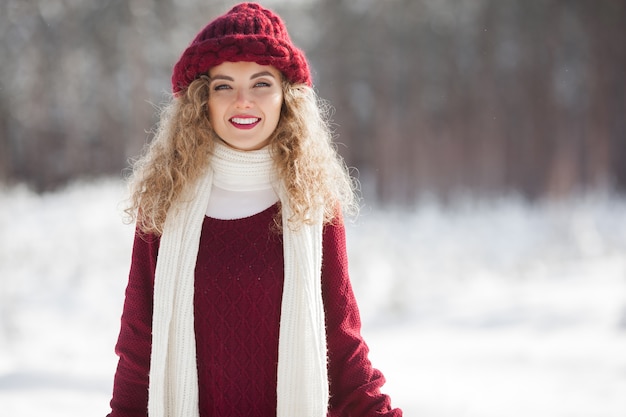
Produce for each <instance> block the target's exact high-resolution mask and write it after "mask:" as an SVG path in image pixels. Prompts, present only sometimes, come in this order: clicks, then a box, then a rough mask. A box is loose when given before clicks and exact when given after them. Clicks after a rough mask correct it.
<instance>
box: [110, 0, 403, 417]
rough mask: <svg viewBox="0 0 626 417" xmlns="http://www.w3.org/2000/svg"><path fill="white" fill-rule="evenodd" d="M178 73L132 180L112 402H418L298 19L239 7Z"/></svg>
mask: <svg viewBox="0 0 626 417" xmlns="http://www.w3.org/2000/svg"><path fill="white" fill-rule="evenodd" d="M172 87H173V92H174V96H173V99H172V101H171V103H170V104H169V106H167V107H166V108H165V109H164V111H163V113H162V115H161V121H160V124H159V128H158V130H157V132H156V137H155V139H154V140H153V142H152V144H151V146H150V148H149V150H148V152H147V153H146V154H145V156H143V157H142V158H141V159H140V160H139V161H138V162H137V163H136V165H135V167H134V175H133V178H132V182H131V184H132V197H131V201H132V205H131V207H130V208H129V214H131V215H132V216H133V219H135V218H136V220H137V232H136V237H135V242H134V248H133V255H132V264H131V270H130V277H129V283H128V287H127V290H126V300H125V304H124V311H123V315H122V323H121V331H120V336H119V340H118V343H117V345H116V352H117V354H118V355H119V364H118V368H117V372H116V375H115V382H114V388H113V398H112V400H111V408H112V412H111V413H110V414H109V416H110V417H134V416H146V415H149V416H150V417H161V416H167V417H193V416H203V417H204V416H228V417H233V416H246V417H251V416H279V417H313V416H315V417H322V416H326V415H329V416H400V415H402V413H401V411H400V410H399V409H392V408H391V405H390V400H389V397H388V396H386V395H384V394H382V393H381V392H380V387H381V386H382V385H383V383H384V378H383V376H382V374H381V373H380V372H379V371H377V370H376V369H374V368H372V366H371V364H370V362H369V360H368V358H367V355H368V348H367V346H366V344H365V342H364V341H363V339H362V337H361V334H360V319H359V313H358V308H357V304H356V301H355V298H354V295H353V292H352V289H351V285H350V281H349V277H348V265H347V256H346V247H345V232H344V226H343V222H342V212H343V211H352V210H353V209H354V207H355V200H354V193H353V187H352V181H351V179H350V177H349V176H348V174H347V170H346V168H345V166H344V165H343V162H342V161H341V159H340V158H339V157H338V156H337V154H336V152H335V150H334V148H333V146H332V143H331V134H330V132H329V128H328V125H327V121H326V120H325V111H324V107H323V106H321V105H320V103H321V102H320V100H318V98H317V97H316V95H315V93H314V92H313V90H312V88H311V78H310V73H309V68H308V65H307V62H306V59H305V57H304V54H303V53H302V52H301V51H300V50H299V49H297V48H296V47H295V46H294V45H293V44H292V43H291V40H290V38H289V36H288V34H287V31H286V29H285V26H284V24H283V22H282V21H281V20H280V18H279V17H278V16H277V15H275V14H274V13H273V12H271V11H270V10H267V9H264V8H262V7H261V6H259V5H257V4H253V3H242V4H240V5H238V6H235V7H234V8H233V9H232V10H230V11H229V12H228V13H226V14H225V15H223V16H220V17H218V18H217V19H215V20H214V21H212V22H211V23H209V24H208V25H207V26H206V27H205V28H204V29H202V31H200V33H199V34H198V35H197V36H196V38H195V39H194V40H193V41H192V43H191V44H190V46H189V47H188V48H187V49H186V50H185V51H184V53H183V54H182V56H181V58H180V60H179V61H178V63H177V64H176V65H175V67H174V71H173V75H172ZM135 216H136V217H135Z"/></svg>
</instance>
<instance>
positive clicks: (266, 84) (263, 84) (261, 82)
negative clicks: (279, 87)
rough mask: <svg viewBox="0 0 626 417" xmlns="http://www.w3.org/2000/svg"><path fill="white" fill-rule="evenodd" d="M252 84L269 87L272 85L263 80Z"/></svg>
mask: <svg viewBox="0 0 626 417" xmlns="http://www.w3.org/2000/svg"><path fill="white" fill-rule="evenodd" d="M254 86H255V87H271V86H272V85H271V84H270V83H268V82H265V81H259V82H258V83H256V84H254Z"/></svg>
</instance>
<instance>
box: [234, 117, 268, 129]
mask: <svg viewBox="0 0 626 417" xmlns="http://www.w3.org/2000/svg"><path fill="white" fill-rule="evenodd" d="M260 121H261V119H260V118H259V117H233V118H232V119H230V122H231V123H232V124H233V125H234V126H235V127H238V128H240V129H251V128H253V127H254V126H256V125H257V124H258V123H259V122H260Z"/></svg>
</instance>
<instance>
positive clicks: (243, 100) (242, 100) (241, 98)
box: [236, 89, 252, 108]
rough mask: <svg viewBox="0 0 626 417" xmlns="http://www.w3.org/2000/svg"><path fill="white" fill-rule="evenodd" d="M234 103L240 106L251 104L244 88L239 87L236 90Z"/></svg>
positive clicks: (244, 106)
mask: <svg viewBox="0 0 626 417" xmlns="http://www.w3.org/2000/svg"><path fill="white" fill-rule="evenodd" d="M236 105H237V107H240V108H247V107H250V106H251V105H252V101H251V97H250V94H249V93H248V92H247V91H246V90H244V89H240V90H238V91H237V101H236Z"/></svg>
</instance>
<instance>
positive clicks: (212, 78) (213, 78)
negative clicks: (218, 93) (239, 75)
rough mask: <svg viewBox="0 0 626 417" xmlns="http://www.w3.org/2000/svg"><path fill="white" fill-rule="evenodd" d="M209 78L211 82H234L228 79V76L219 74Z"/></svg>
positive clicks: (230, 78)
mask: <svg viewBox="0 0 626 417" xmlns="http://www.w3.org/2000/svg"><path fill="white" fill-rule="evenodd" d="M209 78H211V81H213V80H226V81H235V79H234V78H232V77H229V76H228V75H221V74H216V75H214V76H212V77H209Z"/></svg>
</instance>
